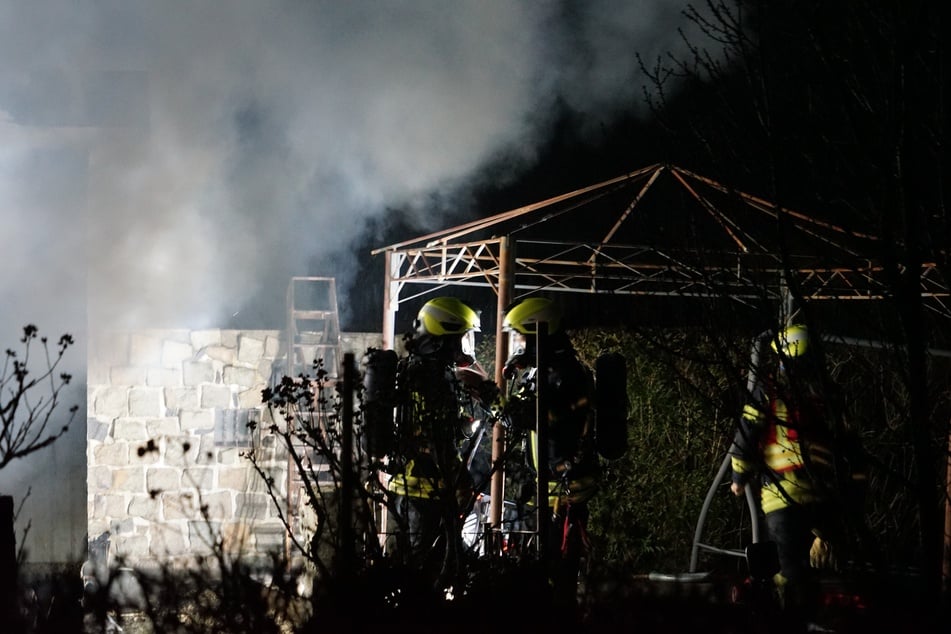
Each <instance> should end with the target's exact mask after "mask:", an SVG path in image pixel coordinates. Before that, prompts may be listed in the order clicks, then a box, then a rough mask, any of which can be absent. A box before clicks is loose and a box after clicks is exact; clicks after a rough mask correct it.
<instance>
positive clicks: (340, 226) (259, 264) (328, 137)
mask: <svg viewBox="0 0 951 634" xmlns="http://www.w3.org/2000/svg"><path fill="white" fill-rule="evenodd" d="M683 6H684V3H682V2H679V1H664V0H652V1H636V0H635V1H633V2H632V1H631V0H615V1H612V0H585V2H549V1H538V2H535V1H528V2H511V1H509V0H471V1H458V0H457V1H453V2H436V1H428V0H418V1H412V2H410V1H406V2H400V1H387V2H377V1H372V2H371V1H356V0H355V1H348V2H337V1H318V0H229V1H228V2H220V1H218V0H194V1H189V2H178V1H172V0H61V1H59V0H44V1H42V2H28V1H26V0H0V220H2V225H0V227H2V229H0V240H2V248H3V255H4V258H3V261H4V266H2V267H0V293H2V297H3V298H4V302H3V304H2V306H0V333H2V340H3V341H4V342H5V343H4V345H5V346H9V347H15V343H16V339H17V338H18V337H19V336H20V334H21V333H22V330H21V328H22V326H24V325H25V324H27V323H35V324H37V325H38V326H39V327H40V330H41V333H42V334H45V335H48V336H49V337H50V338H51V339H52V340H54V341H55V340H56V338H58V336H59V334H61V333H63V332H70V333H72V334H73V335H75V336H76V338H77V343H78V345H77V347H76V348H75V349H73V350H72V351H71V355H70V357H69V361H70V366H69V367H66V368H63V369H64V370H65V371H69V372H72V373H73V374H74V376H75V377H76V378H77V380H76V381H74V385H75V390H74V391H73V393H72V394H71V395H67V397H66V399H65V401H66V402H67V403H69V404H72V403H82V402H84V399H85V395H84V393H83V382H84V381H83V380H82V379H83V378H84V375H85V341H86V337H85V334H86V331H87V329H99V328H113V327H120V328H150V327H166V328H168V327H171V328H209V327H210V328H214V327H221V328H228V327H234V326H236V325H237V324H235V323H234V322H235V319H236V316H237V317H239V318H243V319H242V320H241V324H240V325H241V327H260V328H281V327H282V326H283V319H282V318H283V314H284V290H285V288H286V286H287V284H288V282H289V278H290V277H292V276H295V275H321V276H324V275H330V276H335V277H336V278H337V280H338V284H337V287H338V294H339V295H340V306H341V311H342V313H341V318H342V320H343V321H344V323H346V317H347V315H348V310H349V305H350V304H349V302H348V301H347V297H346V294H347V292H348V290H349V288H350V282H351V281H352V280H351V276H352V275H353V272H354V271H356V270H357V267H356V263H357V261H358V259H365V258H367V257H369V253H368V252H367V249H366V248H365V247H361V246H359V245H361V244H366V242H367V240H366V236H365V235H364V231H366V227H367V226H368V225H372V226H373V227H375V230H377V231H379V230H380V228H381V227H382V228H383V229H385V228H386V227H387V226H388V223H389V222H390V221H391V219H390V218H389V217H388V216H387V214H392V213H394V212H393V211H392V210H399V214H400V216H399V222H400V224H401V225H403V226H407V227H409V228H411V229H419V233H422V232H424V231H429V230H432V229H434V228H440V227H443V226H445V225H446V222H445V221H446V219H447V218H448V212H450V211H453V212H455V213H457V214H463V215H464V214H465V213H469V214H472V213H476V211H477V210H472V209H466V207H465V201H466V194H467V188H468V187H469V186H470V184H471V183H474V182H478V180H479V173H480V169H481V168H483V167H484V166H485V165H486V164H488V163H489V162H490V161H496V163H495V167H494V169H493V177H495V178H499V177H502V178H510V179H516V178H517V177H518V175H519V173H520V172H521V171H522V170H523V169H525V168H527V167H529V166H531V164H532V161H533V160H534V158H535V155H536V153H537V152H538V147H539V145H540V143H541V142H542V141H543V140H544V139H545V137H546V135H547V134H549V132H550V125H551V123H552V117H553V114H552V113H553V108H554V105H555V104H556V103H558V104H560V105H561V106H562V107H568V108H570V109H573V110H574V111H576V112H579V113H582V114H584V115H586V116H587V117H588V118H589V120H590V121H591V122H592V129H597V128H598V126H600V125H602V124H604V123H605V122H610V119H611V118H612V117H613V116H614V115H615V114H617V113H618V112H619V111H621V110H622V109H629V108H631V107H636V103H637V101H638V95H639V94H640V89H641V81H640V80H639V79H638V77H637V72H636V58H635V55H634V54H635V53H636V52H640V53H641V54H643V55H645V56H646V57H648V58H652V57H654V56H656V55H657V54H660V53H662V52H663V51H666V50H668V49H671V48H676V47H677V46H678V45H679V40H678V37H677V35H676V29H677V27H678V26H682V25H683V20H682V18H681V16H680V11H681V9H682V8H683ZM499 156H505V157H506V161H505V162H504V169H503V170H502V172H501V173H500V170H499V167H498V162H497V159H498V157H499ZM612 175H613V174H612ZM488 211H491V212H496V211H501V210H488ZM458 219H459V218H458V216H457V217H456V220H457V221H458ZM453 224H454V223H453ZM371 242H372V240H371ZM373 246H381V244H380V243H379V242H374V243H373ZM382 266H383V262H382V261H380V263H379V267H380V276H381V278H382ZM362 285H363V286H366V284H365V283H364V284H362ZM373 310H374V311H375V315H374V316H375V317H376V316H380V317H381V316H382V307H381V306H379V305H377V306H376V307H375V308H374V309H373ZM64 410H65V408H64ZM84 442H85V440H84V433H83V425H82V420H81V419H80V420H79V421H77V425H75V426H74V428H73V429H72V430H71V431H70V434H69V436H68V437H67V438H64V439H63V440H62V441H61V442H60V443H58V444H57V445H56V446H55V447H54V449H52V450H45V451H44V452H41V453H40V454H37V455H36V456H34V457H33V459H32V460H25V461H18V462H17V463H14V464H13V465H11V466H9V467H8V468H7V469H5V470H4V471H3V472H2V473H0V491H5V492H11V493H15V494H16V498H17V503H18V504H19V502H20V500H21V499H22V497H23V495H22V494H23V493H24V492H25V490H26V488H27V487H28V486H30V485H32V486H33V496H32V498H31V500H30V501H29V503H28V505H27V507H26V508H25V509H24V513H23V519H22V520H21V523H22V522H25V521H27V520H29V519H31V518H32V519H34V521H35V523H34V527H40V526H43V527H46V528H34V530H33V532H32V534H31V536H30V540H32V542H31V543H29V544H28V547H31V548H32V549H33V553H32V557H33V559H39V560H46V561H49V560H57V559H60V560H62V559H65V558H66V557H73V556H77V555H78V554H81V552H82V547H83V536H82V533H83V531H84V528H85V527H84V505H85V499H84V497H85V496H84V495H83V493H82V491H67V490H66V489H64V487H63V486H62V484H61V483H63V482H70V483H75V484H76V486H80V485H81V484H82V478H81V476H79V477H77V475H78V474H81V473H83V457H84ZM60 454H62V456H64V457H62V456H61V457H57V456H58V455H60ZM51 458H53V459H54V460H53V461H52V462H50V459H51ZM51 464H52V465H58V466H57V468H56V469H53V470H52V471H51V470H50V468H49V467H50V465H51ZM57 469H58V470H57ZM21 528H22V527H21Z"/></svg>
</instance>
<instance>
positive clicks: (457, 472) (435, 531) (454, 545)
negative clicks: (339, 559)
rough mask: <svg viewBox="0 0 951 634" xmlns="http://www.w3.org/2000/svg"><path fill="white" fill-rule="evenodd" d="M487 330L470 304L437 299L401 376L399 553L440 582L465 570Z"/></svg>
mask: <svg viewBox="0 0 951 634" xmlns="http://www.w3.org/2000/svg"><path fill="white" fill-rule="evenodd" d="M479 330H480V319H479V315H478V313H477V312H476V311H475V310H474V309H473V308H471V307H470V306H469V305H467V304H466V303H464V302H462V301H461V300H459V299H456V298H454V297H437V298H435V299H431V300H429V301H427V302H426V303H425V304H424V305H423V306H422V308H421V309H420V310H419V313H418V314H417V318H416V321H415V324H414V329H413V330H412V331H411V332H409V333H407V335H406V337H405V338H404V342H405V346H406V351H407V355H406V356H405V357H403V358H401V359H399V361H398V364H397V369H396V391H395V393H396V396H395V400H396V420H395V423H396V424H395V436H396V437H395V439H394V442H393V443H392V444H393V449H392V451H391V452H390V454H389V455H388V456H387V463H388V464H387V469H386V471H387V475H386V490H387V491H388V493H389V494H390V496H391V500H392V508H393V510H394V513H393V515H394V519H395V521H396V524H397V527H396V528H397V531H396V532H397V540H396V542H397V543H396V552H397V554H398V556H399V557H400V558H401V559H402V561H403V562H404V563H407V564H409V565H411V566H413V567H414V568H415V569H416V570H418V571H420V572H422V573H423V574H424V575H426V577H427V578H428V579H433V580H435V581H436V582H438V583H445V581H446V577H447V576H450V575H451V574H453V572H455V571H456V570H457V569H458V566H456V563H457V561H458V559H459V555H460V553H461V543H460V539H461V538H460V535H461V527H462V518H463V516H464V508H463V507H464V506H465V505H466V503H467V500H469V498H470V497H471V495H472V492H471V490H472V482H471V478H470V477H469V474H468V471H467V469H466V466H465V462H464V460H463V457H462V456H461V455H460V451H459V447H460V444H461V441H462V440H463V439H464V434H465V433H466V429H467V428H468V426H469V425H470V424H471V415H470V412H471V406H472V402H473V395H474V394H476V393H478V392H479V390H480V389H482V388H483V385H484V384H491V382H490V381H488V380H487V377H486V373H485V371H484V370H483V369H482V367H481V366H480V365H479V363H478V361H477V360H476V358H475V356H474V352H475V351H474V343H475V333H477V332H479ZM493 385H494V384H493Z"/></svg>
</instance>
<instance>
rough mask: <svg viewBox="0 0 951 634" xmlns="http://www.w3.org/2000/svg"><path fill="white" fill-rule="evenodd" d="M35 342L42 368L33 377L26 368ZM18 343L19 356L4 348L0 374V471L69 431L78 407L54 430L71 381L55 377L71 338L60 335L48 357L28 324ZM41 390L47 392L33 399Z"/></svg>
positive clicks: (43, 339) (67, 376) (45, 347)
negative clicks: (55, 421) (21, 345)
mask: <svg viewBox="0 0 951 634" xmlns="http://www.w3.org/2000/svg"><path fill="white" fill-rule="evenodd" d="M37 339H39V341H40V345H41V347H42V353H43V357H42V359H43V361H44V362H45V368H43V369H42V370H41V371H40V373H39V374H34V373H33V371H32V370H31V369H30V364H31V362H33V361H34V359H33V358H32V357H33V354H34V350H35V341H36V340H37ZM20 343H21V344H23V348H22V350H21V351H20V352H19V353H18V352H17V351H15V350H12V349H10V348H7V350H6V355H5V357H4V362H3V371H2V373H0V425H2V426H0V469H3V468H4V467H6V466H7V465H8V464H10V463H11V462H12V461H14V460H16V459H17V458H23V457H25V456H28V455H30V454H31V453H34V452H37V451H39V450H41V449H43V448H44V447H48V446H50V445H52V444H53V443H54V442H56V440H57V439H58V438H59V437H60V436H62V435H63V434H65V433H66V432H67V431H68V430H69V425H70V424H71V423H72V420H73V418H74V417H75V416H76V412H77V411H79V406H78V405H73V406H71V407H70V408H69V417H68V419H67V420H66V422H65V423H64V424H63V425H62V426H61V427H58V428H56V426H55V425H54V424H53V416H54V415H56V414H58V413H59V412H58V407H59V405H60V393H61V392H62V391H63V390H64V389H65V388H66V387H67V386H68V385H69V383H70V381H71V380H72V378H73V377H72V375H70V374H68V373H66V372H60V373H59V374H57V371H56V370H57V367H58V366H59V365H60V363H61V362H62V360H63V357H64V355H65V354H66V350H67V349H68V348H69V347H70V346H71V345H73V343H74V342H73V337H72V336H71V335H68V334H64V335H62V336H61V337H60V338H59V341H58V342H57V344H56V349H55V352H54V353H53V354H52V355H51V353H50V347H49V342H48V341H47V338H46V337H41V336H40V335H39V329H38V328H37V327H36V326H34V325H32V324H30V325H28V326H25V327H24V328H23V337H22V338H21V339H20ZM44 388H46V389H47V390H48V391H47V392H46V393H44V394H43V395H40V396H37V393H38V392H40V391H42V390H43V389H44ZM57 425H58V423H57Z"/></svg>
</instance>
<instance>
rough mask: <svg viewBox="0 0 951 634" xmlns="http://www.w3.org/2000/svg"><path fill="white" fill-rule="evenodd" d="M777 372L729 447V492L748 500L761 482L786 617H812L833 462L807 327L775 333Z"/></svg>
mask: <svg viewBox="0 0 951 634" xmlns="http://www.w3.org/2000/svg"><path fill="white" fill-rule="evenodd" d="M771 347H772V349H773V351H774V352H775V353H776V355H777V362H776V369H775V371H774V372H772V373H770V374H769V376H766V377H765V378H764V379H763V380H762V381H760V382H759V383H758V385H757V388H756V389H755V390H754V393H753V394H752V395H751V402H749V403H748V404H747V405H746V406H745V407H744V409H743V414H742V416H741V420H740V424H739V427H738V429H737V432H736V436H735V439H734V442H733V445H732V447H731V450H730V453H731V462H732V467H733V473H732V478H731V479H732V482H731V486H730V489H731V491H732V492H733V494H734V495H736V496H741V495H744V494H745V492H746V487H747V485H750V484H752V483H753V482H754V481H758V484H759V487H760V488H759V499H760V506H761V509H762V512H763V514H764V516H765V521H766V528H767V531H768V533H769V537H770V539H771V540H772V541H773V542H775V544H776V548H777V551H778V555H779V572H778V573H777V574H776V575H775V576H774V579H773V581H774V583H775V585H776V594H777V598H778V599H779V602H780V606H781V608H782V609H783V610H784V612H785V613H786V614H787V616H790V617H795V620H796V622H799V619H807V620H808V619H810V618H811V617H812V616H814V614H813V613H814V610H815V606H816V602H817V600H818V597H817V591H818V586H817V579H816V576H815V571H814V570H813V568H814V566H812V565H811V564H810V551H812V557H813V559H814V561H813V562H812V564H815V565H816V566H818V565H823V564H828V562H820V561H817V559H819V558H820V557H819V555H820V554H821V553H825V554H828V553H830V550H829V541H828V540H829V539H830V538H831V537H832V534H833V533H834V530H835V527H834V522H833V521H832V520H833V518H834V517H835V513H833V512H832V509H831V507H830V500H831V496H830V493H831V489H829V488H828V487H827V486H826V482H827V478H826V474H828V473H830V472H832V470H834V463H835V457H834V455H833V453H832V451H831V449H830V447H831V446H832V445H831V443H830V442H829V441H828V438H829V427H830V423H831V418H830V417H831V416H832V415H833V412H832V411H831V408H830V406H831V404H830V403H829V402H828V400H829V399H827V398H824V397H826V396H829V394H827V393H826V392H827V390H825V389H823V387H822V381H821V379H820V376H821V375H820V373H819V368H818V367H817V365H818V358H817V355H816V353H815V352H814V351H813V350H812V349H811V348H812V346H810V337H809V332H808V330H807V328H806V327H805V326H803V325H801V324H793V325H790V326H788V327H786V328H785V329H783V330H782V331H780V332H779V333H778V334H777V335H775V336H774V337H773V339H772V342H771Z"/></svg>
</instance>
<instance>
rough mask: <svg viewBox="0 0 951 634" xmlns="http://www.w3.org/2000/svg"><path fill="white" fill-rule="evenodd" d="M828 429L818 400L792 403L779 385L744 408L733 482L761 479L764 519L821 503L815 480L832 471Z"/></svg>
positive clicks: (734, 449) (736, 442)
mask: <svg viewBox="0 0 951 634" xmlns="http://www.w3.org/2000/svg"><path fill="white" fill-rule="evenodd" d="M824 427H825V421H824V416H823V408H822V404H821V401H820V400H819V399H818V398H817V396H816V395H813V394H809V395H806V396H803V397H801V398H792V397H790V396H789V395H786V394H780V393H779V390H778V388H777V386H776V384H775V383H771V384H770V385H769V386H768V387H767V388H766V389H761V390H759V391H758V393H757V394H756V395H755V396H754V399H753V402H752V403H749V404H747V405H746V406H745V407H744V408H743V414H742V416H741V419H740V424H739V427H738V429H737V432H736V436H735V438H734V441H733V446H732V447H731V449H730V454H731V462H732V466H733V476H732V479H733V481H734V482H737V483H739V484H743V485H746V484H747V483H749V482H750V480H752V479H753V477H754V476H759V478H760V480H761V487H762V488H761V496H760V504H761V506H762V509H763V512H764V513H771V512H773V511H776V510H779V509H781V508H785V507H787V506H790V505H793V504H809V503H812V502H818V501H820V500H822V499H823V497H824V495H823V494H824V491H823V490H822V488H821V487H820V486H818V483H817V480H816V475H817V473H818V472H819V470H831V469H832V468H833V465H832V463H833V460H832V458H833V456H832V453H831V451H830V450H829V448H828V444H827V443H825V442H824V441H823V440H822V437H823V436H824V434H823V430H824Z"/></svg>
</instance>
